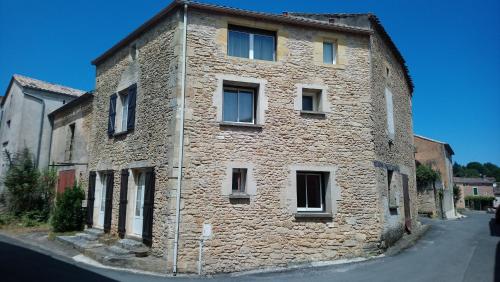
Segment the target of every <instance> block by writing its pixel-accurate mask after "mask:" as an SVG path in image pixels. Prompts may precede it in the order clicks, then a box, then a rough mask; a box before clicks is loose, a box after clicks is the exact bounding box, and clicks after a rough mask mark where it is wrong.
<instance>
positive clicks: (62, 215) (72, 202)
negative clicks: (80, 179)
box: [51, 184, 85, 232]
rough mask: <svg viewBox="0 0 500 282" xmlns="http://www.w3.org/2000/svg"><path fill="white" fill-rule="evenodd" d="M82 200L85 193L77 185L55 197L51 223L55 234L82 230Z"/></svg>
mask: <svg viewBox="0 0 500 282" xmlns="http://www.w3.org/2000/svg"><path fill="white" fill-rule="evenodd" d="M84 199H85V192H84V191H83V189H82V188H80V186H79V185H78V184H75V185H74V186H73V187H71V188H68V189H66V190H65V191H64V193H62V194H58V195H57V202H56V208H55V210H54V216H53V217H52V222H51V223H52V228H53V229H54V231H55V232H67V231H79V230H83V224H84V213H83V210H82V201H83V200H84Z"/></svg>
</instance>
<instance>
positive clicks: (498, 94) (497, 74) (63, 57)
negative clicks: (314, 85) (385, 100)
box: [0, 0, 500, 165]
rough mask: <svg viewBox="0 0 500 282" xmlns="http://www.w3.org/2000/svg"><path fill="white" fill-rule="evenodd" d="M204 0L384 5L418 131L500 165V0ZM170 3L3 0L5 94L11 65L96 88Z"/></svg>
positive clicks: (0, 27)
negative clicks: (405, 70)
mask: <svg viewBox="0 0 500 282" xmlns="http://www.w3.org/2000/svg"><path fill="white" fill-rule="evenodd" d="M203 2H207V3H215V4H222V5H227V6H231V7H237V8H243V9H251V10H257V11H264V12H272V13H281V12H283V11H304V12H318V13H321V12H325V13H327V12H335V13H363V12H373V13H375V14H377V15H378V16H379V18H380V19H381V21H382V23H383V25H384V26H385V28H386V30H387V31H388V32H389V34H390V35H391V37H392V38H393V40H394V42H395V43H396V45H397V46H398V48H399V49H400V51H401V52H402V54H403V56H404V57H405V59H406V61H407V63H408V66H409V68H410V73H411V75H412V77H413V80H414V82H415V86H416V87H415V92H414V99H413V112H414V131H415V133H416V134H421V135H425V136H427V137H430V138H434V139H438V140H442V141H445V142H448V143H450V144H451V146H452V147H453V149H454V150H455V153H456V155H455V160H457V161H458V162H460V163H466V162H469V161H480V162H487V161H490V162H493V163H496V164H497V165H500V31H499V29H500V1H498V0H482V1H472V0H469V1H465V0H458V1H457V0H446V1H432V0H419V1H410V0H407V1H401V0H398V1H396V0H390V1H389V0H377V1H376V0H364V1H361V0H359V1H355V0H336V1H320V0H308V1H243V0H233V1H230V0H204V1H203ZM168 3H170V2H169V1H156V0H148V1H143V0H120V1H111V0H108V1H102V0H101V1H98V0H74V1H67V0H51V1H35V0H2V1H0V66H1V67H0V89H1V92H0V93H4V91H5V90H6V88H7V85H8V82H9V80H10V77H11V75H12V74H13V73H19V74H24V75H27V76H32V77H34V78H39V79H42V80H47V81H50V82H56V83H60V84H65V85H68V86H72V87H75V88H81V89H84V90H90V89H93V87H94V75H95V69H94V67H93V66H91V65H90V61H91V60H92V59H94V58H96V57H97V56H98V55H100V54H101V53H103V52H104V51H106V50H107V49H108V48H110V47H111V46H112V45H113V44H115V43H116V42H118V41H119V40H120V39H122V38H123V37H124V36H126V35H127V34H128V33H130V32H131V31H133V30H134V29H135V28H137V27H138V26H139V25H140V24H141V23H143V22H144V21H146V20H147V19H149V18H150V17H152V16H153V15H154V14H156V13H157V12H158V11H160V9H162V8H164V7H165V6H166V5H168ZM2 95H3V94H2Z"/></svg>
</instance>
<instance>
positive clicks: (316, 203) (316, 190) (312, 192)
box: [307, 175, 321, 208]
mask: <svg viewBox="0 0 500 282" xmlns="http://www.w3.org/2000/svg"><path fill="white" fill-rule="evenodd" d="M307 207H308V208H321V176H320V175H308V176H307Z"/></svg>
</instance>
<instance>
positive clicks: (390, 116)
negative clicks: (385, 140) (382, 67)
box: [385, 87, 395, 140]
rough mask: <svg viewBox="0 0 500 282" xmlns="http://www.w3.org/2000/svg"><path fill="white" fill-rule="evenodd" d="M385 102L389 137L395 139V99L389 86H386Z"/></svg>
mask: <svg viewBox="0 0 500 282" xmlns="http://www.w3.org/2000/svg"><path fill="white" fill-rule="evenodd" d="M385 104H386V116H387V133H388V134H389V138H390V139H391V140H392V139H394V134H395V128H394V100H393V95H392V92H391V90H390V89H389V87H386V88H385Z"/></svg>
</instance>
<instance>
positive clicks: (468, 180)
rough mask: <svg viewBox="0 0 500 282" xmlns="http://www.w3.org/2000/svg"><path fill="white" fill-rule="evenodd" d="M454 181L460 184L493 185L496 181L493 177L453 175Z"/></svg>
mask: <svg viewBox="0 0 500 282" xmlns="http://www.w3.org/2000/svg"><path fill="white" fill-rule="evenodd" d="M453 182H455V183H460V184H471V185H472V184H477V185H492V186H493V183H495V178H493V177H453Z"/></svg>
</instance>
